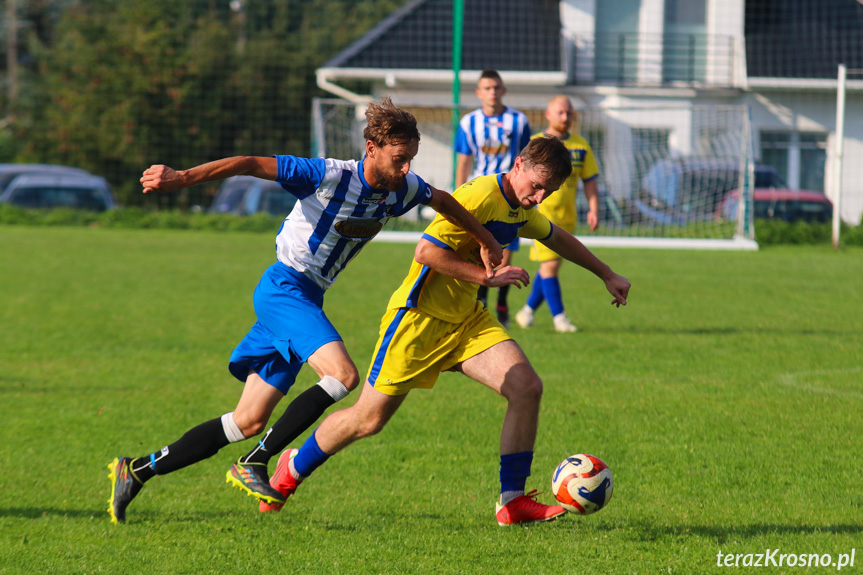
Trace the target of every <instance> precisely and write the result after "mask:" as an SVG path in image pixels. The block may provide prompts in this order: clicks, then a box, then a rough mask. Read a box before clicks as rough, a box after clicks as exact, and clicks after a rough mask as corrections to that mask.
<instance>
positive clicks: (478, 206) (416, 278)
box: [387, 174, 552, 323]
mask: <svg viewBox="0 0 863 575" xmlns="http://www.w3.org/2000/svg"><path fill="white" fill-rule="evenodd" d="M501 176H502V174H496V175H490V176H480V177H478V178H476V179H473V180H471V181H469V182H467V183H466V184H464V185H462V186H460V187H459V188H458V189H457V190H456V191H455V192H453V197H454V198H455V199H456V200H458V202H459V203H460V204H461V205H462V206H464V207H465V209H466V210H467V211H468V212H470V213H471V214H472V215H473V216H474V217H475V218H476V219H477V220H478V221H479V223H481V224H482V225H483V226H484V227H485V228H486V229H487V230H488V231H490V232H491V233H492V235H493V236H494V238H495V239H496V240H497V241H498V242H499V243H500V245H501V246H504V247H506V246H507V245H508V244H509V243H510V242H512V241H513V240H515V238H516V237H519V236H521V237H525V238H533V239H537V240H544V239H547V238H548V237H550V236H551V230H552V228H551V222H549V221H548V219H546V217H545V216H543V215H542V214H541V213H539V211H538V210H536V209H534V208H531V209H525V208H523V207H521V206H519V205H513V204H511V203H510V202H509V200H508V199H507V197H506V196H505V195H504V192H503V182H502V180H501ZM422 237H423V239H425V240H428V241H430V242H432V243H433V244H435V245H437V246H439V247H441V248H444V249H448V250H453V251H455V252H456V253H457V254H458V255H459V256H460V257H461V258H462V259H464V260H466V261H469V262H471V263H474V264H476V265H478V266H482V259H481V258H480V249H479V244H478V243H477V241H476V240H474V239H473V238H472V237H471V236H470V235H469V234H468V233H467V232H465V231H464V230H462V229H461V228H459V227H458V226H456V225H454V224H452V223H450V222H448V221H447V220H446V219H444V218H443V217H442V216H441V215H437V216H436V217H435V219H434V220H433V221H432V223H431V224H429V226H428V227H427V228H426V229H425V232H423V236H422ZM478 287H479V286H478V285H477V284H475V283H471V282H466V281H461V280H457V279H455V278H451V277H449V276H446V275H443V274H439V273H437V272H435V271H434V270H432V269H431V268H429V267H428V266H424V265H422V264H419V263H417V261H416V260H414V261H413V263H412V264H411V269H410V272H408V276H407V277H406V278H405V280H404V281H403V282H402V285H401V287H399V288H398V289H397V290H396V291H395V293H394V294H393V295H392V297H391V298H390V302H389V305H388V306H387V309H398V308H418V309H420V310H422V311H424V312H425V313H427V314H428V315H430V316H432V317H436V318H438V319H442V320H444V321H449V322H453V323H461V322H462V321H464V320H465V319H466V318H467V317H468V316H470V314H471V313H472V312H473V310H474V308H475V306H476V292H477V288H478Z"/></svg>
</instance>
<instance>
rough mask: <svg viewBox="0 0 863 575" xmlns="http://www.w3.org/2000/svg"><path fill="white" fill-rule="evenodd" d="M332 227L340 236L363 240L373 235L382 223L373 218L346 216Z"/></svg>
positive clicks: (379, 229)
mask: <svg viewBox="0 0 863 575" xmlns="http://www.w3.org/2000/svg"><path fill="white" fill-rule="evenodd" d="M333 227H334V228H335V230H336V231H337V232H338V233H339V234H340V235H341V236H342V237H345V238H350V239H355V240H364V239H367V238H373V237H375V235H376V234H377V233H378V232H379V231H381V228H382V227H384V225H383V224H382V223H381V222H380V221H379V220H375V219H360V218H348V219H346V220H342V221H340V222H338V223H336V225H335V226H333Z"/></svg>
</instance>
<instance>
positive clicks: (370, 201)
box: [360, 196, 387, 206]
mask: <svg viewBox="0 0 863 575" xmlns="http://www.w3.org/2000/svg"><path fill="white" fill-rule="evenodd" d="M386 201H387V197H386V196H381V197H379V198H374V197H372V198H360V203H361V204H363V205H364V206H379V205H381V204H383V203H385V202H386Z"/></svg>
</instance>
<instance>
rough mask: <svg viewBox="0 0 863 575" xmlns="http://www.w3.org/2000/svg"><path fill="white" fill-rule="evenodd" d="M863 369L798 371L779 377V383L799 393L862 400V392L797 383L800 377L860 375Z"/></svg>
mask: <svg viewBox="0 0 863 575" xmlns="http://www.w3.org/2000/svg"><path fill="white" fill-rule="evenodd" d="M861 371H863V367H855V368H850V369H818V370H815V371H798V372H796V373H784V374H782V375H780V376H779V383H780V384H781V385H784V386H785V387H792V388H794V389H799V390H801V391H809V392H811V393H820V394H823V395H835V396H837V397H856V398H857V399H863V392H859V391H840V390H836V389H830V388H827V387H818V386H815V385H809V384H807V383H802V382H800V381H798V379H799V378H802V377H810V376H813V375H833V374H849V373H860V372H861Z"/></svg>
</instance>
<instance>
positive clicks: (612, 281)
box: [541, 224, 630, 307]
mask: <svg viewBox="0 0 863 575" xmlns="http://www.w3.org/2000/svg"><path fill="white" fill-rule="evenodd" d="M541 243H542V244H543V245H546V246H548V247H549V248H551V249H553V250H554V251H556V252H557V253H558V254H560V255H561V256H563V257H564V258H566V259H568V260H569V261H571V262H572V263H575V264H578V265H580V266H581V267H583V268H584V269H586V270H589V271H591V272H593V273H594V274H595V275H596V276H598V277H599V279H601V280H602V281H603V282H605V288H606V289H607V290H608V292H609V293H610V294H611V295H613V296H614V299H613V300H611V303H612V305H616V306H617V307H620V306H622V305H626V298H627V297H629V287H630V284H629V280H627V279H626V278H625V277H623V276H622V275H618V274H616V273H614V272H613V271H612V270H611V268H610V267H608V265H607V264H605V263H604V262H602V260H600V259H599V258H598V257H596V256H595V255H593V252H591V251H590V250H589V249H587V248H586V247H585V246H584V244H583V243H581V242H580V241H578V238H576V237H575V236H573V235H572V234H570V233H569V232H567V231H565V230H563V229H562V228H560V227H558V226H557V225H555V224H552V231H551V236H549V237H548V239H545V240H542V242H541Z"/></svg>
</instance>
